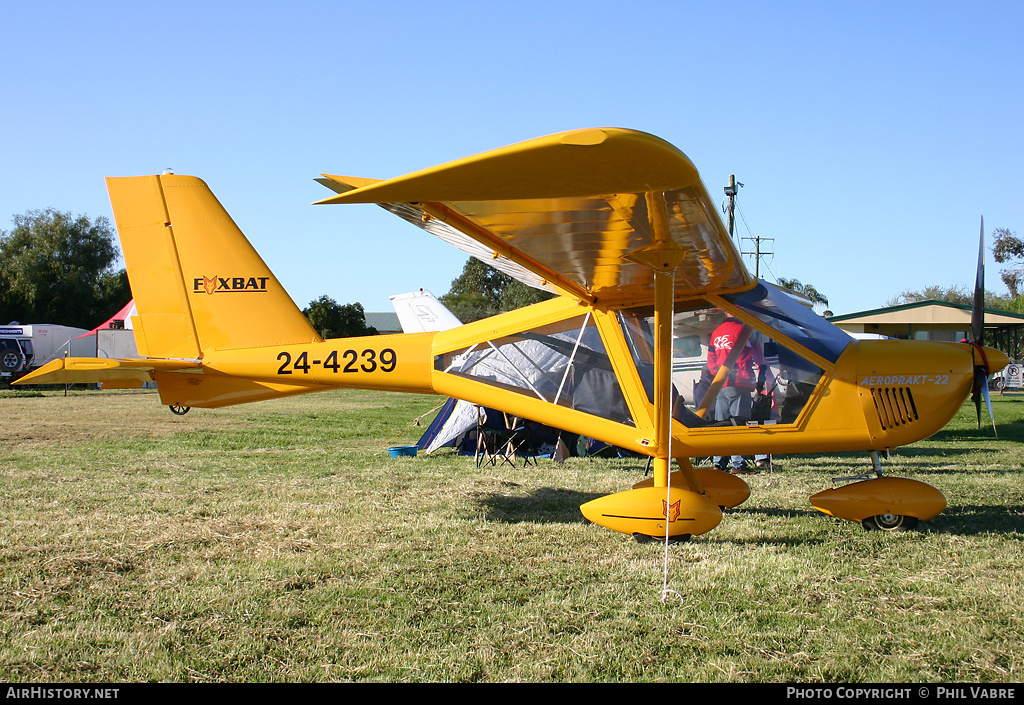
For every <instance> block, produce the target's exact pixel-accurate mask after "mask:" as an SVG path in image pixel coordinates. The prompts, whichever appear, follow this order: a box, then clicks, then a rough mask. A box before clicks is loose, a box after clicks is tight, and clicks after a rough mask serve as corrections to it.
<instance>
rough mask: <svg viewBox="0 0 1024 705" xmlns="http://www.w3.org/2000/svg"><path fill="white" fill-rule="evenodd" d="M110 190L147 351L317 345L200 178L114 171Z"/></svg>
mask: <svg viewBox="0 0 1024 705" xmlns="http://www.w3.org/2000/svg"><path fill="white" fill-rule="evenodd" d="M107 190H108V192H109V194H110V202H111V206H112V207H113V211H114V220H115V222H116V223H117V230H118V234H119V236H120V238H121V248H122V251H123V253H124V259H125V265H126V269H127V271H128V279H129V281H130V283H131V287H132V293H133V295H134V297H135V303H136V308H137V310H138V314H139V315H138V316H137V317H136V318H135V321H134V325H135V334H136V336H135V337H136V343H137V345H138V348H139V352H140V353H141V354H142V355H145V356H147V357H156V358H178V359H198V358H201V357H202V356H203V353H204V352H207V351H215V350H232V349H239V348H251V347H263V346H268V345H287V344H291V343H304V342H320V337H319V336H318V335H317V334H316V331H315V330H313V327H312V326H311V325H310V324H309V322H308V321H307V320H306V317H305V316H303V315H302V312H301V311H300V310H299V309H298V307H297V306H296V305H295V303H294V302H293V301H292V299H291V297H289V296H288V294H287V292H285V290H284V289H283V287H282V286H281V284H280V282H278V280H277V278H276V277H275V276H274V274H273V273H272V272H271V271H270V269H269V268H268V267H267V265H266V264H265V263H264V262H263V259H262V258H261V257H260V256H259V254H258V253H257V252H256V250H255V249H254V248H253V247H252V245H251V244H250V243H249V241H248V240H247V239H246V238H245V235H244V234H243V233H242V231H241V230H239V228H238V226H237V225H236V224H235V222H234V221H233V220H232V219H231V216H230V215H228V213H227V211H225V210H224V207H223V206H222V205H221V204H220V202H219V201H218V200H217V198H216V197H215V196H214V195H213V192H212V191H211V190H210V188H209V187H208V186H207V185H206V183H205V182H203V181H202V180H201V179H198V178H196V177H193V176H178V175H174V174H163V175H160V176H133V177H111V178H108V179H107Z"/></svg>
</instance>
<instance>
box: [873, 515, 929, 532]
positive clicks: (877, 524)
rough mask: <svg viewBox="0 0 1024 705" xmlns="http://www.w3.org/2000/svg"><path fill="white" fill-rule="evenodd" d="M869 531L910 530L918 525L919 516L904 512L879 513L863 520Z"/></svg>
mask: <svg viewBox="0 0 1024 705" xmlns="http://www.w3.org/2000/svg"><path fill="white" fill-rule="evenodd" d="M861 525H862V526H863V527H864V528H865V529H866V530H868V531H910V530H911V529H913V528H914V527H916V526H917V517H912V516H906V515H904V514H879V515H878V516H873V517H868V518H867V519H864V520H863V521H861Z"/></svg>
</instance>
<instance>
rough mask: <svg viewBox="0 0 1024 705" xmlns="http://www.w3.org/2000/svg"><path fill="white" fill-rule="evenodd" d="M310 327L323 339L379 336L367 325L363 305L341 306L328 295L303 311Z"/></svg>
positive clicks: (311, 302) (310, 304)
mask: <svg viewBox="0 0 1024 705" xmlns="http://www.w3.org/2000/svg"><path fill="white" fill-rule="evenodd" d="M302 314H303V315H304V316H305V317H306V318H307V319H309V323H310V325H312V326H313V328H314V329H315V330H316V332H317V333H318V334H319V335H320V337H321V338H351V337H353V336H357V335H377V329H376V328H372V327H370V326H367V325H366V314H365V312H364V311H363V305H362V304H361V303H359V302H358V301H357V302H356V303H354V304H345V305H344V306H342V305H340V304H339V303H338V302H337V301H335V300H334V299H332V298H331V297H330V296H327V295H326V294H325V295H324V296H321V297H320V298H319V299H317V300H315V301H310V302H309V306H308V307H307V308H305V309H303V310H302Z"/></svg>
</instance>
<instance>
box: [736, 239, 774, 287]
mask: <svg viewBox="0 0 1024 705" xmlns="http://www.w3.org/2000/svg"><path fill="white" fill-rule="evenodd" d="M743 239H744V240H751V241H752V242H753V243H754V251H753V252H741V253H740V254H743V255H754V278H755V279H760V278H761V254H762V253H761V242H762V241H763V242H775V238H773V237H746V238H743ZM764 254H766V255H772V256H773V257H774V256H775V253H774V252H765V253H764Z"/></svg>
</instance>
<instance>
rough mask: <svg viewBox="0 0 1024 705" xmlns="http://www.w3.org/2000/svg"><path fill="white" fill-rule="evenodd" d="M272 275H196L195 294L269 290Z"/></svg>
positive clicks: (194, 282) (193, 290)
mask: <svg viewBox="0 0 1024 705" xmlns="http://www.w3.org/2000/svg"><path fill="white" fill-rule="evenodd" d="M268 281H270V277H196V278H195V279H193V280H192V293H193V294H202V293H206V294H226V293H231V292H247V291H248V292H262V293H264V294H265V293H266V292H267V282H268Z"/></svg>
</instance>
